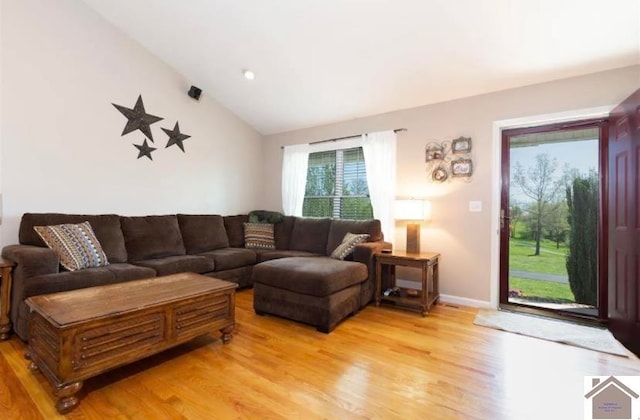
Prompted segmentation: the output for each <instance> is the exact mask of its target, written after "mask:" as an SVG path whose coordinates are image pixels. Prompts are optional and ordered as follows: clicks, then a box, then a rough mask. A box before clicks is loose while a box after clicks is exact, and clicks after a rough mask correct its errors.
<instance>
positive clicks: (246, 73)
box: [242, 70, 256, 80]
mask: <svg viewBox="0 0 640 420" xmlns="http://www.w3.org/2000/svg"><path fill="white" fill-rule="evenodd" d="M242 74H243V75H244V77H245V79H249V80H253V79H255V78H256V75H255V73H254V72H252V71H251V70H243V71H242Z"/></svg>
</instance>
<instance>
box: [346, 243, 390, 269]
mask: <svg viewBox="0 0 640 420" xmlns="http://www.w3.org/2000/svg"><path fill="white" fill-rule="evenodd" d="M392 248H393V245H392V244H391V243H389V242H384V241H376V242H363V243H361V244H358V245H356V247H355V248H354V249H353V261H357V262H361V263H363V264H367V266H368V265H369V264H373V263H375V261H374V260H373V256H374V255H375V254H376V253H377V252H381V251H382V250H383V249H392Z"/></svg>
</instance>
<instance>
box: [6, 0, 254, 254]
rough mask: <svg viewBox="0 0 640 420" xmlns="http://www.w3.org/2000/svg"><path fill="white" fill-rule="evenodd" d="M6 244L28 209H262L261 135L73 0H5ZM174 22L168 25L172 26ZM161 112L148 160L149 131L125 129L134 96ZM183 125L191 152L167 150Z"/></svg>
mask: <svg viewBox="0 0 640 420" xmlns="http://www.w3.org/2000/svg"><path fill="white" fill-rule="evenodd" d="M2 6H3V12H2V16H1V21H0V22H1V28H2V38H1V42H2V44H1V47H2V58H1V59H2V76H1V80H0V83H1V85H2V86H3V87H4V90H3V92H2V104H1V106H2V108H1V109H3V110H4V113H3V114H2V131H1V132H0V135H1V137H0V139H1V141H2V144H1V145H0V146H1V150H2V154H1V156H0V180H1V183H0V185H1V188H0V192H2V193H3V204H4V208H3V214H4V218H3V223H2V237H1V242H0V245H7V244H10V243H15V242H16V241H17V229H18V225H19V221H20V217H21V215H22V214H23V213H24V212H73V213H81V212H87V213H108V212H114V213H119V214H126V215H146V214H163V213H174V212H186V213H196V212H206V213H218V214H232V213H236V212H246V211H249V210H251V209H253V208H255V207H256V205H255V204H256V198H257V197H258V194H259V192H258V191H259V187H260V186H259V183H258V182H257V180H259V179H260V175H261V162H260V155H261V144H262V141H261V139H262V137H261V136H260V134H259V133H257V132H256V131H255V130H253V129H252V128H250V127H249V126H248V125H247V124H246V123H244V122H243V121H242V120H240V119H239V118H238V117H236V116H235V115H234V114H232V113H231V112H230V111H228V110H227V109H226V108H224V107H222V106H221V105H220V104H219V103H217V102H216V101H215V100H213V99H212V98H211V96H210V95H209V94H208V92H204V93H203V95H202V97H201V98H200V101H199V102H198V101H195V100H193V99H191V98H190V97H188V96H187V94H186V92H187V90H188V89H189V86H190V85H191V84H195V85H197V84H198V83H197V81H190V80H184V79H183V78H182V77H181V76H180V74H178V73H177V72H175V71H174V70H173V69H172V68H170V67H169V66H168V65H166V64H165V63H164V62H162V61H160V60H159V59H158V58H156V57H155V56H153V55H151V54H150V53H149V52H148V51H146V50H145V49H143V48H142V47H141V46H140V45H139V44H137V43H136V42H135V41H133V40H132V39H130V38H128V37H127V36H126V35H124V34H123V33H122V32H120V31H119V30H117V29H116V28H115V27H113V26H112V25H111V24H109V23H108V22H106V21H105V20H104V19H103V18H102V17H100V16H99V15H98V14H97V13H95V12H94V11H93V10H92V9H90V8H89V7H88V6H86V5H85V4H84V3H83V2H80V1H76V0H55V1H52V0H4V1H3V4H2ZM170 29H171V22H167V30H170ZM139 94H141V95H142V97H143V100H144V105H145V108H146V111H147V112H148V113H150V114H154V115H157V116H160V117H164V118H165V119H164V120H163V121H160V122H158V123H156V124H153V125H152V126H151V128H152V133H153V136H154V139H155V144H154V145H153V146H154V147H157V148H158V150H156V151H155V152H153V154H152V156H153V161H150V160H148V159H147V158H145V157H143V158H141V159H137V153H138V151H137V149H136V148H135V147H134V146H133V145H132V143H136V144H140V143H142V141H143V138H144V135H143V134H142V133H140V132H139V131H136V132H133V133H130V134H127V135H126V136H124V137H121V135H120V134H121V133H122V130H123V128H124V126H125V123H126V119H125V117H124V116H123V115H122V114H120V112H118V111H117V110H116V109H115V108H114V107H113V106H112V105H111V103H112V102H113V103H116V104H120V105H124V106H127V107H130V108H132V107H133V105H134V103H135V101H136V99H137V97H138V95H139ZM176 120H177V121H179V122H180V128H181V130H182V132H184V133H186V134H189V135H191V138H190V139H188V140H186V141H185V142H184V145H185V150H186V153H183V152H182V151H181V150H180V149H178V148H177V147H176V146H172V147H170V148H168V149H165V145H166V142H167V136H166V135H165V134H164V132H163V131H162V130H161V127H164V128H170V129H172V128H173V126H174V124H175V122H176Z"/></svg>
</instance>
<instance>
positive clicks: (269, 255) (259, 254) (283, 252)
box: [253, 249, 322, 263]
mask: <svg viewBox="0 0 640 420" xmlns="http://www.w3.org/2000/svg"><path fill="white" fill-rule="evenodd" d="M253 251H255V253H256V262H258V263H261V262H263V261H269V260H276V259H278V258H289V257H322V255H321V254H314V253H313V252H309V251H294V250H291V249H274V250H271V249H254V250H253Z"/></svg>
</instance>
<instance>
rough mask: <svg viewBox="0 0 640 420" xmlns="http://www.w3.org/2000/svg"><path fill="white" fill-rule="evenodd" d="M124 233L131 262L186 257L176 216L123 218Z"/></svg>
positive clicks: (121, 221) (121, 220)
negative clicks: (174, 256) (173, 256)
mask: <svg viewBox="0 0 640 420" xmlns="http://www.w3.org/2000/svg"><path fill="white" fill-rule="evenodd" d="M120 223H121V225H122V233H123V234H124V241H125V245H126V247H127V253H128V254H129V261H142V260H149V259H152V258H162V257H168V256H172V255H184V254H185V253H186V251H185V249H184V243H183V242H182V235H181V234H180V228H179V226H178V218H177V216H176V215H166V216H139V217H124V216H123V217H122V218H121V219H120Z"/></svg>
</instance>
